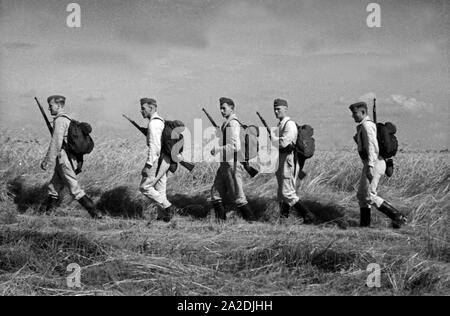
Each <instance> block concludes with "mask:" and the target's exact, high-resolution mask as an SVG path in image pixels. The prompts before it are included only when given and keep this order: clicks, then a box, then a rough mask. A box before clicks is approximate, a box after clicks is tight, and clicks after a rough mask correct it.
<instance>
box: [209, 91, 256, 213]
mask: <svg viewBox="0 0 450 316" xmlns="http://www.w3.org/2000/svg"><path fill="white" fill-rule="evenodd" d="M219 103H220V112H221V114H222V117H223V118H224V119H225V122H224V123H223V124H222V127H221V129H220V131H221V135H220V144H221V145H219V146H216V147H214V148H213V149H212V150H211V154H212V155H213V156H216V155H217V154H220V155H221V161H220V166H219V169H218V170H217V174H216V177H215V179H214V184H213V186H212V188H211V201H212V204H213V207H214V211H215V213H216V217H217V218H218V219H219V220H226V218H227V217H226V211H225V208H224V206H223V203H222V200H223V199H224V198H225V197H230V198H231V199H232V200H233V202H234V203H235V204H236V206H237V207H238V210H239V212H240V213H241V215H242V217H243V218H244V219H245V220H247V221H254V220H255V216H254V214H253V212H252V210H251V209H250V206H249V205H248V202H247V198H246V196H245V193H244V188H243V181H242V177H243V173H244V168H243V166H242V164H240V163H238V162H237V153H238V152H239V150H240V149H241V146H243V144H241V141H240V129H241V125H240V122H239V121H238V118H237V116H236V114H235V113H234V109H235V104H234V101H233V100H232V99H229V98H220V99H219Z"/></svg>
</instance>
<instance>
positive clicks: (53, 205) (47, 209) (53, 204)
mask: <svg viewBox="0 0 450 316" xmlns="http://www.w3.org/2000/svg"><path fill="white" fill-rule="evenodd" d="M57 207H58V199H55V198H54V197H52V196H48V197H47V199H46V200H45V202H44V203H42V204H41V207H40V208H39V213H42V214H50V213H53V212H54V211H55V210H56V209H57Z"/></svg>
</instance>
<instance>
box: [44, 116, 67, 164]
mask: <svg viewBox="0 0 450 316" xmlns="http://www.w3.org/2000/svg"><path fill="white" fill-rule="evenodd" d="M69 124H70V122H69V120H66V119H64V118H58V119H56V120H55V124H54V127H53V134H52V139H51V141H50V145H49V147H48V150H47V154H46V155H45V161H46V162H47V163H48V164H52V163H54V162H55V160H56V157H57V156H58V155H59V153H60V152H61V149H62V145H63V142H64V134H65V132H66V129H67V128H68V127H69Z"/></svg>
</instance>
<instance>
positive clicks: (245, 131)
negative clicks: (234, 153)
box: [234, 119, 259, 162]
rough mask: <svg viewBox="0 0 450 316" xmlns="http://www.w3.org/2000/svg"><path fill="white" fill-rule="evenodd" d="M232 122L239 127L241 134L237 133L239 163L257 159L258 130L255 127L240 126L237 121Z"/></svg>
mask: <svg viewBox="0 0 450 316" xmlns="http://www.w3.org/2000/svg"><path fill="white" fill-rule="evenodd" d="M234 120H236V121H237V122H238V123H239V125H240V126H241V132H240V133H239V135H240V141H241V150H240V151H239V152H238V160H239V161H241V162H248V161H250V160H252V159H253V158H256V157H258V153H259V128H258V127H257V126H255V125H246V124H242V123H241V122H240V121H239V120H238V119H234ZM242 144H243V146H242Z"/></svg>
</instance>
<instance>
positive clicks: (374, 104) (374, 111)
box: [373, 99, 377, 124]
mask: <svg viewBox="0 0 450 316" xmlns="http://www.w3.org/2000/svg"><path fill="white" fill-rule="evenodd" d="M373 122H374V123H375V124H377V99H373Z"/></svg>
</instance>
